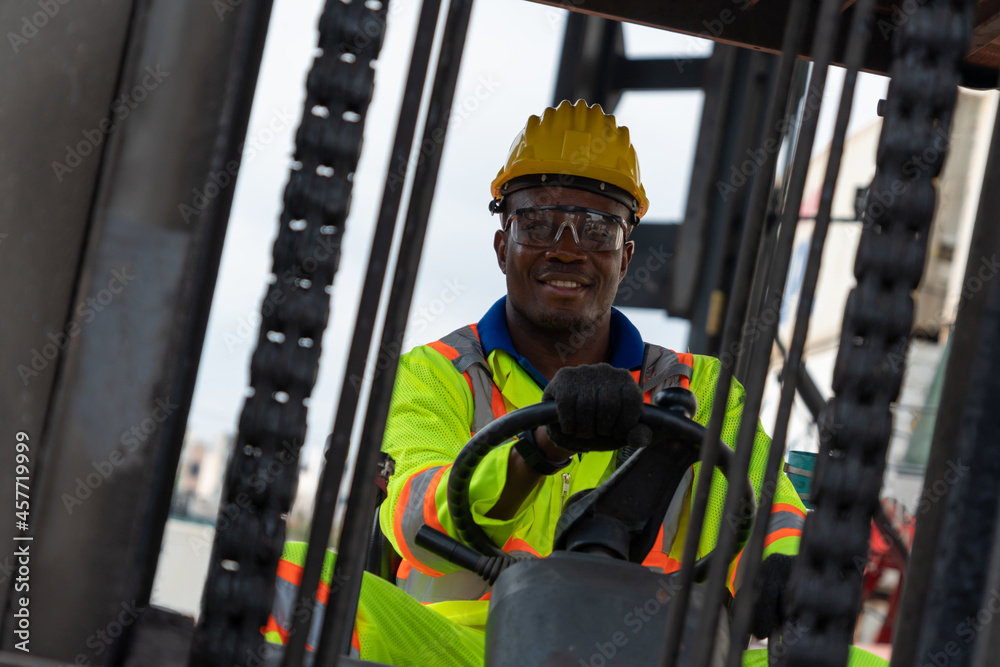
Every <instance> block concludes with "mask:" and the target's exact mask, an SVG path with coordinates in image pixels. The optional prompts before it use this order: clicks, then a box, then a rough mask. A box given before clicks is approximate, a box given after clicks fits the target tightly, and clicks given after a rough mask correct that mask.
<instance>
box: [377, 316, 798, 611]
mask: <svg viewBox="0 0 1000 667" xmlns="http://www.w3.org/2000/svg"><path fill="white" fill-rule="evenodd" d="M622 317H623V316H622ZM643 357H644V359H643V364H642V365H641V366H640V367H637V368H632V369H629V370H630V371H632V373H633V377H635V378H636V380H637V381H638V382H640V384H641V385H642V389H643V391H644V392H645V396H646V400H647V402H648V401H649V397H650V396H651V395H653V394H655V392H656V391H659V390H660V389H662V388H665V387H669V386H682V387H686V388H689V389H690V390H691V391H692V392H693V393H694V394H695V396H696V398H697V400H698V411H697V414H696V415H695V420H696V421H698V422H699V423H701V424H707V423H708V418H709V415H710V414H711V410H712V403H713V397H714V392H715V384H716V380H717V378H718V373H719V366H720V363H719V361H718V360H717V359H714V358H711V357H706V356H701V355H691V354H677V353H674V352H672V351H670V350H667V349H665V348H661V347H658V346H653V345H649V344H647V345H646V346H645V351H644V354H643ZM542 391H543V389H542V387H541V386H540V385H539V384H538V382H536V380H535V379H534V378H533V377H532V375H531V374H530V373H529V372H528V371H527V370H526V369H525V368H524V367H523V366H522V365H521V364H520V363H518V361H517V360H516V359H515V358H514V357H513V356H512V355H511V354H510V353H509V352H507V351H505V350H504V349H494V350H491V351H489V352H488V353H485V352H484V350H483V347H482V345H481V343H480V340H479V332H478V331H477V328H476V325H469V326H467V327H463V328H462V329H459V330H458V331H455V332H453V333H452V334H449V335H448V336H445V337H444V338H443V339H441V340H440V341H437V342H435V343H431V344H430V345H425V346H421V347H417V348H415V349H414V350H412V351H411V352H409V353H408V354H406V355H404V356H403V357H402V359H401V360H400V365H399V369H398V375H397V379H396V386H395V391H394V394H393V399H392V404H391V406H390V411H389V418H388V423H387V427H386V432H385V439H384V441H383V451H385V452H386V453H387V454H389V455H390V456H392V458H393V459H394V460H395V472H394V474H393V476H392V478H391V479H390V480H389V485H388V498H387V499H386V501H385V502H384V503H383V504H382V506H381V515H380V523H381V527H382V531H383V532H384V533H385V535H386V536H388V538H389V540H390V542H391V543H392V545H393V546H394V547H395V549H396V550H397V552H398V553H399V554H401V555H402V557H403V564H402V566H401V567H400V569H399V572H398V573H397V585H399V586H400V587H401V588H403V589H404V590H405V591H406V592H407V593H409V594H410V595H412V596H413V597H414V598H416V599H417V600H419V601H420V602H423V603H436V602H442V601H447V600H485V599H488V596H489V586H488V584H486V583H485V582H484V581H482V579H480V578H479V577H478V576H476V575H475V574H472V573H471V572H467V571H465V570H461V569H459V568H458V567H457V566H455V565H452V564H451V563H449V562H447V561H445V560H443V559H441V558H439V557H437V556H435V555H434V554H431V553H430V552H428V551H426V550H424V549H422V548H421V547H419V546H417V545H416V544H415V543H414V536H415V534H416V531H417V529H418V528H419V527H420V526H422V525H424V524H426V525H429V526H431V527H433V528H435V529H437V530H439V531H441V532H444V533H447V534H449V535H451V536H452V537H455V538H456V539H457V532H456V531H455V529H454V526H453V525H452V521H451V516H450V514H449V511H448V502H447V487H448V478H449V474H450V470H451V464H452V462H453V461H454V459H455V457H456V456H457V455H458V453H459V451H460V450H461V449H462V447H463V445H465V443H466V441H468V439H469V437H470V435H471V434H472V433H474V432H476V431H478V430H479V429H481V428H482V427H483V426H485V425H486V424H487V423H489V422H490V421H492V419H494V418H496V417H499V416H501V415H503V414H505V413H506V412H508V411H510V410H515V409H517V408H521V407H525V406H527V405H532V404H534V403H537V402H539V401H541V399H542ZM743 401H744V390H743V387H742V386H741V385H740V384H739V383H738V382H737V381H736V380H735V379H734V380H733V385H732V390H731V393H730V397H729V403H728V406H727V410H726V415H725V421H724V424H723V430H722V439H723V440H724V441H725V442H726V443H727V444H729V446H730V447H732V446H734V445H735V441H736V434H737V431H738V428H739V421H740V416H741V414H742V405H743ZM770 442H771V441H770V438H768V436H767V434H765V433H764V431H763V429H762V428H761V427H760V424H759V422H758V425H757V433H756V436H755V439H754V451H753V454H752V457H751V465H750V480H751V483H752V484H753V485H754V489H755V491H756V493H757V496H758V498H759V496H760V490H761V486H762V482H763V476H764V466H765V462H766V460H767V453H768V449H769V448H770ZM512 446H513V442H511V443H508V444H505V445H502V446H500V447H497V448H496V449H494V450H493V451H491V452H490V453H489V454H488V455H487V456H486V458H485V459H484V460H483V461H482V463H481V464H480V466H479V467H478V468H477V470H476V473H475V474H474V475H473V478H472V481H471V488H470V497H471V498H472V511H473V516H474V518H475V520H476V522H477V523H478V524H479V525H480V526H481V527H482V528H483V529H484V531H485V532H486V534H487V535H489V537H490V538H491V539H492V540H493V542H494V543H495V544H497V545H498V546H499V547H501V548H502V549H503V550H504V551H506V552H508V553H511V554H512V555H526V554H527V555H534V556H540V557H544V556H547V555H548V554H549V553H551V551H552V539H553V533H554V530H555V525H556V521H557V520H558V518H559V514H560V512H561V510H562V507H563V504H564V502H565V501H566V499H567V498H568V497H569V496H570V495H572V494H574V493H576V492H578V491H581V490H584V489H591V488H595V487H597V486H598V485H600V483H601V482H603V481H604V480H606V479H607V478H608V477H609V476H610V475H611V473H612V472H614V469H615V461H616V457H615V453H614V452H589V453H586V454H583V455H578V456H576V457H574V458H573V462H572V463H571V464H570V465H569V466H568V467H567V468H565V469H563V470H562V471H560V473H557V474H554V475H550V476H548V477H546V478H545V479H544V480H543V481H542V482H541V483H540V484H539V485H538V486H537V487H536V488H535V490H534V491H533V492H532V493H531V494H530V495H529V496H528V498H527V499H526V500H525V501H524V503H523V504H522V506H521V507H520V508H519V510H518V511H517V513H516V514H515V516H514V517H512V518H511V519H507V520H500V519H493V518H490V517H487V516H486V514H487V513H488V512H489V511H490V509H492V507H493V505H494V504H495V503H496V501H497V500H498V499H499V497H500V492H501V491H502V489H503V487H504V483H505V480H506V474H507V461H508V458H509V455H510V447H512ZM698 465H699V464H695V465H694V466H692V468H691V469H690V470H688V472H687V475H686V477H685V479H684V481H683V482H682V484H681V488H680V489H679V490H678V493H677V495H676V496H675V497H674V501H673V502H672V503H671V507H670V509H668V511H667V514H666V517H665V519H664V522H663V525H662V526H661V529H660V534H659V535H658V537H657V540H656V544H655V546H654V548H653V549H652V550H651V551H650V553H649V554H648V556H647V557H646V559H645V561H644V563H643V564H644V565H646V566H648V567H650V568H653V569H655V570H657V571H661V572H667V573H669V572H673V571H676V570H678V569H679V568H680V562H679V561H680V558H681V552H682V550H683V544H684V537H685V535H686V532H687V523H688V522H687V519H688V514H689V507H690V503H691V498H692V495H693V489H694V480H695V479H697V472H698ZM725 489H726V486H725V479H724V477H723V475H722V474H721V473H720V472H718V471H716V472H715V476H714V478H713V482H712V489H711V492H710V495H709V504H708V510H707V512H706V519H705V527H704V530H703V532H702V536H701V541H700V546H699V554H698V555H699V557H701V556H702V555H704V554H706V553H708V552H709V551H711V549H712V548H713V547H714V546H715V543H716V541H717V539H718V532H719V525H720V520H721V516H722V509H723V505H724V503H725ZM805 514H806V513H805V508H804V506H803V504H802V502H801V500H800V499H799V497H798V494H797V493H796V491H795V489H794V487H793V486H792V484H791V482H790V481H789V480H788V479H787V478H786V477H785V476H784V474H781V475H780V478H779V480H778V488H777V490H776V492H775V496H774V504H773V508H772V513H771V516H770V518H769V526H768V536H767V538H766V540H765V550H764V557H765V558H766V557H768V556H769V555H771V554H773V553H782V554H789V555H792V554H795V553H796V552H797V551H798V544H799V537H800V535H801V532H802V524H803V522H804V518H805ZM741 555H742V554H740V555H737V557H736V558H734V559H733V561H732V562H731V564H730V568H729V575H728V580H727V585H728V588H729V590H730V592H732V593H734V592H735V590H736V589H737V588H738V587H739V585H740V574H741V572H740V568H739V561H740V556H741Z"/></svg>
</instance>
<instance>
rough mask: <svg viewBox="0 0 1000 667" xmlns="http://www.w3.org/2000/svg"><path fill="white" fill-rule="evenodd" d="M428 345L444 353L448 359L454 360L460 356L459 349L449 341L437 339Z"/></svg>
mask: <svg viewBox="0 0 1000 667" xmlns="http://www.w3.org/2000/svg"><path fill="white" fill-rule="evenodd" d="M427 347H429V348H431V349H432V350H437V351H438V352H440V353H441V354H442V355H444V356H445V357H447V358H448V361H454V360H455V359H458V357H459V354H458V350H456V349H455V348H453V347H452V346H451V345H448V344H447V343H442V342H441V341H439V340H436V341H434V342H433V343H428V344H427Z"/></svg>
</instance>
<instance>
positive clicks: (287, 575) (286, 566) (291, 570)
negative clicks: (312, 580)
mask: <svg viewBox="0 0 1000 667" xmlns="http://www.w3.org/2000/svg"><path fill="white" fill-rule="evenodd" d="M278 576H279V577H281V578H282V579H284V580H285V581H287V582H288V583H290V584H292V585H293V586H298V585H299V582H300V581H302V566H301V565H296V564H295V563H293V562H291V561H287V560H285V559H284V558H282V559H281V560H279V561H278Z"/></svg>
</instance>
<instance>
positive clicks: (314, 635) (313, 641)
mask: <svg viewBox="0 0 1000 667" xmlns="http://www.w3.org/2000/svg"><path fill="white" fill-rule="evenodd" d="M325 614H326V605H325V604H323V603H322V602H319V601H317V602H316V610H315V611H314V612H313V617H312V623H310V624H309V638H308V639H306V647H307V648H311V649H312V650H313V651H315V650H316V649H318V648H319V638H320V634H321V633H322V632H323V616H324V615H325Z"/></svg>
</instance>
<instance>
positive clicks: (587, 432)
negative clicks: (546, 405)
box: [542, 364, 652, 452]
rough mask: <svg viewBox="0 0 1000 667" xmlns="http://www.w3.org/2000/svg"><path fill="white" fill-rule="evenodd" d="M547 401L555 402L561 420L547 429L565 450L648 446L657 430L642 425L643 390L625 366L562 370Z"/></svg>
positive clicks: (549, 388)
mask: <svg viewBox="0 0 1000 667" xmlns="http://www.w3.org/2000/svg"><path fill="white" fill-rule="evenodd" d="M542 400H545V401H555V403H556V410H557V412H558V414H559V423H557V424H549V425H548V426H547V427H546V431H547V432H548V435H549V438H551V439H552V442H554V443H556V444H557V445H559V446H560V447H562V448H563V449H567V450H569V451H572V452H592V451H611V450H615V449H618V448H620V447H625V446H626V445H629V446H632V447H642V446H645V445H647V444H649V441H650V437H651V435H652V432H651V431H650V429H649V427H648V426H646V425H645V424H640V423H639V417H640V415H641V413H642V403H643V401H642V390H641V389H639V385H638V384H636V381H635V380H634V379H633V378H632V375H631V373H629V372H628V371H626V370H623V369H621V368H615V367H614V366H611V365H610V364H596V365H594V366H574V367H570V368H562V369H560V370H559V372H557V373H556V375H555V377H554V378H552V381H551V382H549V384H548V386H547V387H546V388H545V393H544V394H543V395H542Z"/></svg>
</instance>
